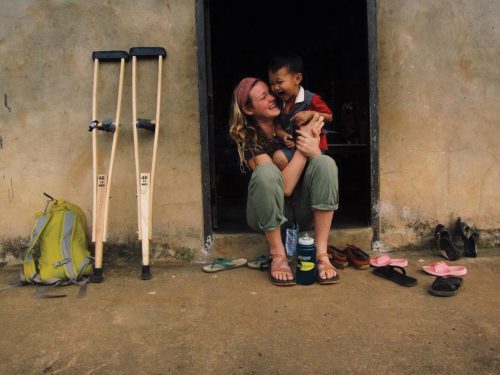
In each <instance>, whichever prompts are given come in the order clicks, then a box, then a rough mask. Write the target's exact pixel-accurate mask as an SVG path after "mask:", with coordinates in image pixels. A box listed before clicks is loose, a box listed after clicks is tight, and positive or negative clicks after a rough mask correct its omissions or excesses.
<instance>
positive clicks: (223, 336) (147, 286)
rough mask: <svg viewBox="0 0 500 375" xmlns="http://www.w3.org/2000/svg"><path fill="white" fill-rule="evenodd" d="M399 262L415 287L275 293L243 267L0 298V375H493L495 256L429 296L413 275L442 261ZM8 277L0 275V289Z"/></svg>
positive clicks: (424, 279)
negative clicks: (450, 292)
mask: <svg viewBox="0 0 500 375" xmlns="http://www.w3.org/2000/svg"><path fill="white" fill-rule="evenodd" d="M398 255H405V256H407V257H408V259H409V261H410V265H409V266H408V273H409V274H410V275H412V276H415V277H416V278H417V279H418V285H417V286H415V287H412V288H403V287H400V286H398V285H396V284H394V283H392V282H390V281H387V280H383V279H380V278H378V277H376V276H374V275H373V274H372V272H371V270H366V271H360V270H355V269H353V268H347V269H345V270H341V271H340V277H341V282H340V283H339V284H337V285H331V286H320V285H312V286H307V287H305V286H294V287H288V288H280V287H275V286H273V285H271V283H270V282H269V279H268V274H267V273H265V272H261V271H254V270H251V269H248V268H243V269H237V270H232V271H226V272H220V273H217V274H206V273H203V272H201V271H200V266H199V265H190V264H179V263H177V264H165V263H163V264H157V265H155V266H154V267H153V274H154V278H153V279H152V280H150V281H141V280H139V279H138V267H136V266H133V265H127V266H123V265H122V266H115V267H112V266H109V267H108V268H107V269H106V270H105V281H104V283H102V284H91V285H89V287H88V290H87V295H86V297H85V298H83V299H78V298H76V296H77V292H78V289H77V288H76V287H64V288H62V289H58V290H57V291H61V292H65V293H67V294H68V295H67V297H66V298H59V299H37V298H34V292H35V288H34V287H19V288H14V289H11V290H8V291H5V292H3V293H0V316H1V321H0V330H1V337H2V339H1V340H0V374H167V373H177V374H499V373H500V353H499V349H500V332H499V329H500V314H499V313H500V298H499V295H500V293H499V292H498V290H497V289H496V288H498V287H499V285H500V256H499V255H500V251H499V250H498V249H497V250H489V251H482V252H481V255H480V257H479V258H476V259H471V258H465V259H461V260H459V261H458V262H455V263H456V264H461V265H465V266H467V268H468V270H469V274H468V275H467V276H465V284H464V289H463V290H461V291H460V292H459V293H458V294H457V295H456V296H454V297H451V298H440V297H434V296H431V295H430V294H428V292H427V288H428V287H429V286H430V284H431V283H432V281H433V279H434V278H433V276H429V275H426V274H424V273H423V272H421V271H420V269H421V266H422V265H424V264H429V263H432V262H434V261H436V260H439V258H437V257H435V256H432V255H430V253H424V252H421V253H406V254H401V253H399V254H393V256H398ZM17 275H18V268H17V267H10V266H9V267H3V268H2V269H0V285H5V284H6V283H8V282H9V281H12V280H16V278H17Z"/></svg>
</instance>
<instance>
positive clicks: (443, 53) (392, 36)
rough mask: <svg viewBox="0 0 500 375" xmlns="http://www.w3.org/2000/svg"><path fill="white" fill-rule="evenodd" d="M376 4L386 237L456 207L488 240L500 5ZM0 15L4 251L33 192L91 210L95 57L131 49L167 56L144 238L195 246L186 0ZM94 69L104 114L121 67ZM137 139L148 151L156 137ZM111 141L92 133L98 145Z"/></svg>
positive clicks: (115, 196)
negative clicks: (149, 48)
mask: <svg viewBox="0 0 500 375" xmlns="http://www.w3.org/2000/svg"><path fill="white" fill-rule="evenodd" d="M378 4H379V5H378V7H379V8H378V48H379V96H380V97H379V104H380V105H379V122H380V137H379V141H380V187H381V192H380V193H381V200H380V207H379V209H380V215H381V224H382V233H381V239H382V241H383V243H384V244H385V245H386V246H389V247H398V246H405V245H408V244H420V243H422V241H425V240H426V239H428V237H429V234H430V233H431V231H432V227H433V226H434V225H436V224H437V223H438V222H441V223H444V224H449V223H451V222H452V220H454V219H455V218H456V217H457V216H458V215H460V216H462V218H464V219H466V220H468V221H470V222H473V223H475V224H476V225H477V226H478V227H479V228H481V229H483V230H484V234H485V236H484V237H483V238H486V237H488V236H487V235H488V234H490V235H491V236H494V235H495V234H496V235H497V237H496V240H495V239H494V238H493V242H495V241H497V242H498V233H499V231H500V206H499V205H498V202H499V201H500V193H499V189H498V188H497V185H498V183H499V182H500V178H499V175H500V167H499V163H498V159H499V153H500V151H499V150H500V147H499V146H500V123H499V119H500V106H499V104H498V98H499V97H500V65H499V64H498V63H497V62H498V61H500V56H499V54H500V24H499V21H498V20H499V19H500V3H499V2H498V1H496V0H478V1H474V2H472V1H466V0H439V1H435V0H415V1H396V0H380V1H379V2H378ZM0 21H1V22H0V55H1V56H2V60H1V61H0V67H1V69H0V83H1V85H0V87H1V88H2V92H0V94H2V95H3V94H7V98H8V105H9V106H10V107H11V109H12V111H11V112H8V110H7V109H6V108H5V107H1V108H0V137H1V142H0V205H1V207H2V215H0V228H1V230H0V241H2V243H3V244H4V246H3V251H4V252H5V250H6V248H7V247H10V248H12V247H15V244H16V241H17V239H19V241H20V242H23V241H25V240H26V238H27V235H28V233H29V231H30V230H31V227H32V225H33V213H34V211H36V210H40V209H43V206H44V203H45V201H44V198H43V197H42V195H41V194H42V192H43V191H47V192H49V193H51V194H52V195H54V196H56V197H59V198H64V199H68V200H70V201H72V202H74V203H76V204H78V205H80V206H81V207H82V208H83V209H84V210H85V212H86V213H87V214H88V219H89V220H90V218H91V205H92V189H91V186H92V180H91V175H92V174H91V159H92V155H91V136H90V133H88V132H87V130H86V129H87V124H88V121H89V120H90V117H91V104H92V101H91V99H92V96H91V94H92V61H91V59H90V55H91V52H92V51H93V50H104V49H125V50H128V49H129V48H130V47H132V46H140V45H158V46H163V47H165V48H166V49H167V52H168V57H167V59H166V61H165V63H164V80H163V84H164V89H163V100H162V127H161V132H160V148H159V154H158V169H157V181H156V182H157V185H156V187H155V193H156V194H155V205H154V206H155V207H154V231H153V235H154V242H155V243H156V244H158V245H159V248H161V249H164V248H169V249H177V250H179V251H180V252H182V251H184V250H186V249H188V248H190V249H200V248H201V246H202V221H203V220H202V196H201V181H200V146H199V114H198V96H197V71H196V66H197V60H196V39H195V19H194V0H183V1H179V0H143V1H140V2H138V1H132V0H124V1H120V2H111V1H107V2H101V1H95V0H92V1H85V2H82V1H76V0H75V1H70V0H45V1H36V0H20V1H16V2H6V3H5V4H3V5H2V12H1V16H0ZM149 68H151V69H150V70H148V69H149ZM101 72H102V78H103V80H102V83H101V89H102V92H101V94H102V98H103V100H104V102H103V103H101V104H100V111H99V113H100V115H99V117H100V119H102V118H104V117H109V116H113V115H114V108H115V99H116V93H115V91H114V90H115V89H116V87H117V70H113V67H112V66H109V65H108V66H102V69H101ZM155 73H156V70H155V66H154V64H152V63H145V64H144V65H141V66H140V69H139V76H140V81H139V82H140V84H141V86H140V89H139V90H140V92H142V95H141V97H140V100H139V108H140V109H141V108H143V110H141V111H140V115H143V116H145V117H153V110H154V103H155V98H154V96H155V89H154V88H155V75H154V74H155ZM130 75H131V66H130V64H129V65H128V66H127V72H126V81H125V91H124V98H123V111H122V121H121V122H122V125H123V126H122V128H121V134H120V140H119V146H118V151H117V158H116V164H115V174H114V179H113V184H112V199H111V204H110V225H109V234H110V239H109V242H110V243H115V244H118V243H125V244H131V243H134V242H135V241H136V238H137V237H136V205H135V186H134V183H135V182H134V175H135V170H134V159H133V143H132V129H131V126H130V122H131V98H130ZM105 108H107V109H105ZM141 134H142V133H141ZM148 135H149V134H148ZM147 138H148V137H147V136H146V137H144V138H143V139H144V141H145V142H144V151H145V152H144V153H143V157H145V159H146V157H147V156H149V155H150V152H151V144H152V142H151V139H149V140H148V139H147ZM109 139H110V137H109V136H108V135H106V134H100V140H102V142H101V146H102V148H101V149H100V151H101V154H105V153H107V150H109V146H110V142H109ZM145 159H144V162H143V165H144V166H146V163H145V161H146V160H145ZM491 236H490V238H491ZM157 249H158V248H157ZM0 252H1V251H0ZM4 255H5V254H4ZM1 256H2V254H0V258H1Z"/></svg>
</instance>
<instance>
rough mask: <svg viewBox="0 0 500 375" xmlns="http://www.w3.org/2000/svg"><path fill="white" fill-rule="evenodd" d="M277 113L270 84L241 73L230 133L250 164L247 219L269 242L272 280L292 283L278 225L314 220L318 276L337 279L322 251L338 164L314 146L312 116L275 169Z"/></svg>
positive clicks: (319, 123)
mask: <svg viewBox="0 0 500 375" xmlns="http://www.w3.org/2000/svg"><path fill="white" fill-rule="evenodd" d="M279 114H280V110H279V108H278V107H277V105H276V100H275V98H274V96H273V95H272V94H271V93H270V91H269V87H268V86H267V84H266V83H264V82H263V81H261V80H259V79H257V78H251V77H248V78H244V79H243V80H241V82H240V83H239V84H238V86H237V87H236V89H235V90H234V93H233V103H232V109H231V120H230V129H229V133H230V135H231V137H232V138H233V140H234V141H235V142H236V145H237V147H238V154H239V157H240V162H241V166H242V168H245V167H248V168H250V169H251V170H252V176H251V178H250V183H249V186H248V201H247V222H248V225H249V226H250V227H251V228H252V229H254V230H256V231H263V232H264V233H265V235H266V239H267V242H268V244H269V253H270V256H271V259H272V262H271V281H272V282H273V284H276V285H294V284H295V279H294V277H293V273H292V271H291V269H290V266H289V265H288V261H287V257H286V254H285V248H284V246H283V243H282V240H281V226H282V225H283V224H285V223H287V222H288V223H289V224H292V223H294V222H295V223H297V224H298V225H299V227H300V229H301V230H303V229H309V228H311V227H312V226H313V225H314V228H315V245H316V262H317V267H318V282H319V283H320V284H333V283H336V282H337V281H338V275H337V271H336V269H335V268H334V267H333V266H332V264H331V263H330V260H329V256H328V253H327V242H328V234H329V232H330V227H331V224H332V220H333V212H334V210H336V209H337V208H338V181H337V167H336V165H335V162H334V161H333V159H331V158H330V157H328V156H326V155H322V154H321V150H320V148H319V140H320V137H319V136H320V132H321V128H322V127H323V118H322V117H318V116H315V117H314V118H313V120H311V122H310V123H309V124H307V125H306V126H303V127H301V128H300V130H298V131H297V133H298V135H299V136H298V137H297V140H296V148H297V152H295V154H294V156H293V158H292V159H291V160H290V162H289V163H288V165H287V166H286V167H285V168H284V169H283V170H282V171H280V170H279V169H278V167H277V166H276V165H274V164H273V160H272V155H273V152H274V151H276V149H277V147H278V145H277V144H276V143H274V141H273V136H274V121H275V119H276V118H277V116H278V115H279Z"/></svg>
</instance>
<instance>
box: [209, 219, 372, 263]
mask: <svg viewBox="0 0 500 375" xmlns="http://www.w3.org/2000/svg"><path fill="white" fill-rule="evenodd" d="M308 233H309V234H310V235H312V234H314V231H308ZM372 235H373V232H372V229H371V227H362V228H348V229H332V230H331V231H330V236H329V240H328V243H329V244H331V245H334V246H338V247H343V246H344V245H345V244H346V243H351V244H354V245H356V246H358V247H360V248H361V249H363V250H365V251H370V250H371V241H372ZM267 251H268V249H267V242H266V238H265V236H264V234H261V233H253V232H245V233H242V232H239V233H223V232H215V233H214V246H213V248H212V249H211V250H209V251H208V253H207V254H206V256H207V259H208V258H214V257H227V258H240V257H243V258H247V259H252V258H254V257H256V256H258V255H261V254H266V253H267Z"/></svg>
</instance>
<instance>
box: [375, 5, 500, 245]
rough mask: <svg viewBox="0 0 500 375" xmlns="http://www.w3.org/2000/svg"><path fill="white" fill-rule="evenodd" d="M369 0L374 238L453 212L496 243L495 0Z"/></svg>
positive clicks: (498, 32) (420, 233)
mask: <svg viewBox="0 0 500 375" xmlns="http://www.w3.org/2000/svg"><path fill="white" fill-rule="evenodd" d="M378 3H379V8H378V49H379V50H378V51H379V69H380V70H379V96H380V97H379V101H380V107H379V121H380V138H379V140H380V186H381V188H380V215H381V224H382V234H381V239H382V241H383V242H384V243H385V245H387V246H389V247H393V246H402V245H407V244H411V243H414V244H418V243H421V242H422V241H424V240H426V239H427V238H428V236H429V233H430V231H431V230H432V228H433V227H434V226H435V225H436V224H437V223H438V222H439V223H443V224H445V225H448V224H450V223H451V222H452V221H454V220H455V219H456V218H457V217H458V216H461V217H462V218H463V219H465V220H467V221H468V222H471V223H474V224H476V225H477V226H478V227H479V228H480V229H482V230H483V239H484V240H485V242H484V244H488V243H489V244H492V243H493V242H496V243H497V244H498V243H500V240H499V236H498V233H499V232H500V204H499V202H500V189H499V188H498V186H499V183H500V163H499V159H500V101H499V100H500V64H499V61H500V2H499V1H497V0H477V1H468V0H437V1H436V0H415V1H401V0H380V1H378ZM495 236H496V238H494V237H495ZM488 238H489V242H488V241H486V240H487V239H488ZM487 242H488V243H487Z"/></svg>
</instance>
